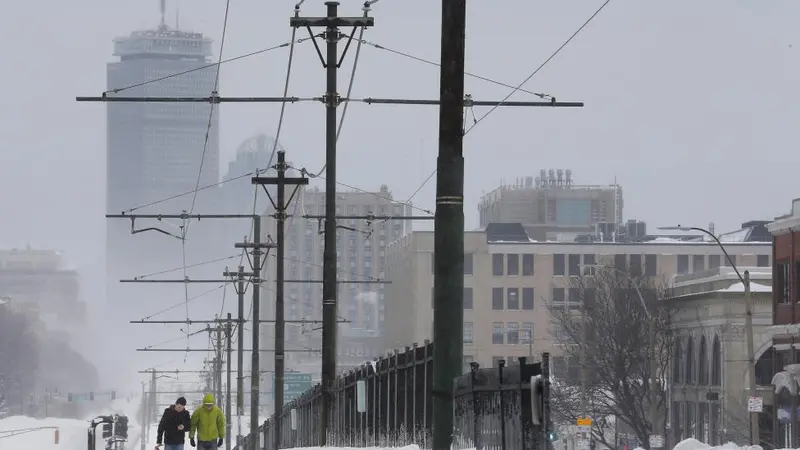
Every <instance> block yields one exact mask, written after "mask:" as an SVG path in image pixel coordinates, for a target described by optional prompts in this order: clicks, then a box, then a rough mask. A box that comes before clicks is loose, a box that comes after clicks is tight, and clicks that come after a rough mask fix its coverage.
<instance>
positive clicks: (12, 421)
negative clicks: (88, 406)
mask: <svg viewBox="0 0 800 450" xmlns="http://www.w3.org/2000/svg"><path fill="white" fill-rule="evenodd" d="M88 426H89V424H88V423H87V422H85V421H83V420H75V419H53V418H48V419H34V418H31V417H24V416H12V417H7V418H5V419H2V420H0V450H18V449H26V450H50V449H53V450H56V449H60V450H73V449H74V450H78V449H80V450H83V449H85V448H86V430H87V429H88ZM40 427H57V428H58V437H59V443H58V444H56V441H55V436H56V432H55V430H53V429H42V430H36V431H30V432H21V433H19V434H16V433H15V432H14V431H13V430H29V429H33V428H40Z"/></svg>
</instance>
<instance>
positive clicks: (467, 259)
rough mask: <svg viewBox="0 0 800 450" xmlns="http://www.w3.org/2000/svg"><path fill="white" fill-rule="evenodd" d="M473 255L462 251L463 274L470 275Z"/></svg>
mask: <svg viewBox="0 0 800 450" xmlns="http://www.w3.org/2000/svg"><path fill="white" fill-rule="evenodd" d="M472 265H473V255H472V253H464V275H472V270H473V267H472Z"/></svg>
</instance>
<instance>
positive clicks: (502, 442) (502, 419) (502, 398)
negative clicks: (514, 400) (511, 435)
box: [497, 359, 506, 450]
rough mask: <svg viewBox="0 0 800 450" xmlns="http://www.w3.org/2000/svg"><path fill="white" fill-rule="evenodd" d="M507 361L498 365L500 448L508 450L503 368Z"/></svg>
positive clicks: (502, 361) (501, 361) (499, 362)
mask: <svg viewBox="0 0 800 450" xmlns="http://www.w3.org/2000/svg"><path fill="white" fill-rule="evenodd" d="M505 365H506V362H505V360H502V359H501V360H500V361H498V364H497V378H498V382H499V386H498V388H499V391H498V392H499V394H500V448H502V449H503V450H506V399H505V395H504V394H505V392H504V391H503V368H504V367H505Z"/></svg>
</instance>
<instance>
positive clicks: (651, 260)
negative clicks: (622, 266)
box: [644, 255, 658, 277]
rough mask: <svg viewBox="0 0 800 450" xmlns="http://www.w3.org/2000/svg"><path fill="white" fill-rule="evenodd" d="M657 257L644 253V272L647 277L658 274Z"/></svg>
mask: <svg viewBox="0 0 800 450" xmlns="http://www.w3.org/2000/svg"><path fill="white" fill-rule="evenodd" d="M657 261H658V259H657V258H656V255H644V274H645V275H646V276H648V277H654V276H656V275H658V262H657Z"/></svg>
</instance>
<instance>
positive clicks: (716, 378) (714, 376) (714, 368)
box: [711, 336, 722, 386]
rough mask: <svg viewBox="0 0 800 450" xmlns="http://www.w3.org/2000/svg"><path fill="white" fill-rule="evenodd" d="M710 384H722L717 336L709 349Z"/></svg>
mask: <svg viewBox="0 0 800 450" xmlns="http://www.w3.org/2000/svg"><path fill="white" fill-rule="evenodd" d="M711 384H712V385H714V386H719V385H721V384H722V346H721V345H720V343H719V336H714V344H713V345H712V348H711Z"/></svg>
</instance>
